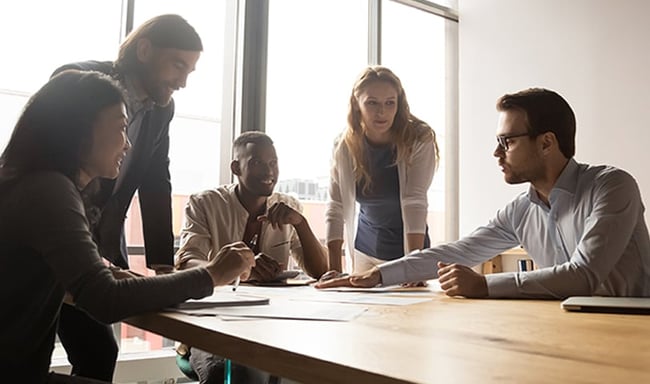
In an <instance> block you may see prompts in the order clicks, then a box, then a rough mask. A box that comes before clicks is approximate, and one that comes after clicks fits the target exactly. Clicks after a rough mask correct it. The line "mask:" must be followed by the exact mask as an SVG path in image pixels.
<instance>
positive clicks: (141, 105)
mask: <svg viewBox="0 0 650 384" xmlns="http://www.w3.org/2000/svg"><path fill="white" fill-rule="evenodd" d="M122 83H123V86H124V88H126V102H127V107H128V109H129V112H130V114H131V115H135V114H137V113H138V112H140V111H141V110H145V111H148V110H151V109H152V108H153V106H154V102H153V100H151V99H150V98H149V97H145V98H139V97H138V92H137V89H136V88H135V84H134V82H133V78H132V77H131V76H128V75H125V76H124V81H123V82H122Z"/></svg>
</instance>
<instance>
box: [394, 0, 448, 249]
mask: <svg viewBox="0 0 650 384" xmlns="http://www.w3.org/2000/svg"><path fill="white" fill-rule="evenodd" d="M381 15H382V20H381V62H382V64H383V65H386V66H387V67H389V68H391V69H392V70H393V71H394V72H395V74H397V76H399V77H400V79H401V80H402V86H403V87H404V90H405V92H406V96H407V98H408V101H409V105H410V107H411V112H412V113H413V114H414V115H415V116H417V117H418V118H420V119H422V120H424V121H426V122H427V123H428V124H429V125H430V126H431V127H432V128H433V129H434V131H435V132H436V139H437V141H438V147H439V149H440V164H438V169H437V171H436V173H435V175H434V177H433V183H432V185H431V188H430V189H429V214H428V222H429V235H430V236H431V242H432V243H434V244H435V243H438V242H441V241H443V240H445V166H446V164H445V159H446V158H447V155H448V154H449V152H450V151H448V150H447V148H445V132H446V128H447V127H446V126H445V121H446V113H447V110H448V109H447V108H448V103H449V102H453V101H447V100H446V99H445V91H446V80H447V72H446V66H445V64H446V57H445V49H446V44H447V40H448V38H447V36H446V34H445V23H446V22H447V21H446V20H445V19H443V18H442V17H440V16H436V15H433V14H431V13H427V12H424V11H421V10H419V9H415V8H412V7H409V6H405V5H403V4H399V3H396V2H393V1H386V0H383V1H382V13H381ZM422 36H426V39H423V38H422ZM449 150H453V149H452V148H449Z"/></svg>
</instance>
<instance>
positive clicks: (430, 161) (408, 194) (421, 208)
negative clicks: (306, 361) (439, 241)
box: [325, 140, 436, 265]
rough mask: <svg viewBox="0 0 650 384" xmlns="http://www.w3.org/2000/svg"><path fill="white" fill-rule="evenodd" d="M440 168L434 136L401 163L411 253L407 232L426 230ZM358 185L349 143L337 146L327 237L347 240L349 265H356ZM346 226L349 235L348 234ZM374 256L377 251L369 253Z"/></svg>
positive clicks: (404, 207) (326, 217) (328, 240)
mask: <svg viewBox="0 0 650 384" xmlns="http://www.w3.org/2000/svg"><path fill="white" fill-rule="evenodd" d="M435 168H436V149H435V145H434V142H433V140H430V141H428V142H418V143H416V144H415V145H414V148H413V152H412V153H411V157H410V158H409V159H408V160H407V161H399V162H398V163H397V173H398V175H399V193H400V205H401V207H402V221H403V223H404V253H405V254H406V253H408V249H407V246H408V244H407V242H406V235H407V234H409V233H424V232H425V230H426V221H427V209H428V201H427V191H428V190H429V187H430V186H431V181H432V180H433V174H434V170H435ZM356 210H357V204H356V186H355V180H354V174H353V172H352V156H350V152H349V150H348V147H347V145H341V146H340V147H338V148H336V147H335V149H334V154H333V156H332V170H331V174H330V187H329V198H328V201H327V209H326V211H325V222H326V239H327V242H328V243H329V242H330V241H332V240H344V242H345V243H346V260H347V261H348V263H346V264H347V265H353V264H352V262H353V260H354V258H353V257H352V255H354V234H355V233H356V225H357V222H356V220H355V218H356V214H357V212H356ZM344 229H345V236H343V235H344ZM369 256H374V255H369Z"/></svg>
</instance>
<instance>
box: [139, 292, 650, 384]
mask: <svg viewBox="0 0 650 384" xmlns="http://www.w3.org/2000/svg"><path fill="white" fill-rule="evenodd" d="M431 296H432V297H433V300H431V301H428V302H425V303H419V304H411V305H407V306H386V305H381V306H375V305H369V306H367V307H368V308H369V309H368V311H367V312H366V313H364V314H363V315H361V316H359V317H357V318H356V319H354V320H352V321H349V322H333V321H309V320H279V319H278V320H276V319H260V320H242V321H223V320H220V319H219V318H218V317H196V316H190V315H185V314H180V313H168V312H157V313H150V314H145V315H141V316H136V317H132V318H129V319H127V320H126V322H127V323H129V324H131V325H134V326H136V327H139V328H143V329H146V330H149V331H151V332H155V333H157V334H160V335H163V336H165V337H168V338H170V339H173V340H178V341H182V342H184V343H186V344H189V345H193V346H196V347H198V348H201V349H204V350H207V351H210V352H213V353H215V354H217V355H220V356H225V357H228V358H230V359H232V360H233V361H236V362H239V363H241V364H245V365H249V366H253V367H257V368H259V369H262V370H265V371H268V372H271V373H273V374H275V375H278V376H282V377H287V378H290V379H293V380H296V381H299V382H302V383H324V384H326V383H355V384H357V383H445V384H448V383H650V316H643V315H616V314H586V313H571V312H565V311H563V310H562V309H561V308H560V303H559V301H536V300H469V299H461V298H449V297H446V296H445V295H444V294H442V293H439V292H432V293H431ZM271 300H272V302H273V298H272V299H271ZM295 303H296V305H300V302H298V301H296V302H295ZM339 305H355V304H339Z"/></svg>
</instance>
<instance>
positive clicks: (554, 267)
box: [318, 88, 650, 299]
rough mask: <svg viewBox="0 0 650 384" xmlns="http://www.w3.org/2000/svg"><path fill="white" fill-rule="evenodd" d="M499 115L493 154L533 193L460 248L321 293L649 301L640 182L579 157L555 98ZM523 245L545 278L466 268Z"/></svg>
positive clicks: (526, 100)
mask: <svg viewBox="0 0 650 384" xmlns="http://www.w3.org/2000/svg"><path fill="white" fill-rule="evenodd" d="M497 110H498V111H499V123H498V128H497V147H496V149H495V151H494V156H495V157H496V158H497V159H498V165H499V167H500V168H501V171H502V172H503V174H504V178H505V181H506V182H507V183H509V184H519V183H524V182H528V183H530V188H529V189H528V191H527V192H524V193H522V194H520V195H519V196H517V197H516V198H515V199H514V200H512V201H511V202H510V203H509V204H508V205H506V206H505V208H503V209H501V210H499V211H498V212H497V215H496V217H495V218H493V219H492V220H491V221H490V222H489V223H488V224H487V225H485V226H482V227H479V228H478V229H476V230H475V231H474V232H472V233H471V234H469V235H468V236H466V237H464V238H462V239H460V240H458V241H455V242H452V243H448V244H443V245H439V246H436V247H433V248H430V249H425V250H421V251H415V252H412V253H410V254H408V255H406V256H404V257H402V258H400V259H398V260H394V261H391V262H388V263H384V264H382V265H380V266H378V267H375V268H373V269H371V270H368V271H366V272H365V273H361V274H357V275H353V276H350V277H343V278H338V279H333V280H329V281H324V282H321V283H319V284H318V287H320V288H326V287H333V286H358V287H372V286H375V285H378V284H382V285H392V284H398V283H404V282H410V281H422V280H427V279H432V278H435V277H436V276H437V277H438V278H439V282H440V285H441V287H442V289H443V290H444V291H445V293H446V294H447V295H449V296H465V297H471V298H485V297H489V298H552V299H562V298H565V297H568V296H577V295H583V296H587V295H601V296H650V239H649V237H648V230H647V227H646V224H645V220H644V211H645V208H644V206H643V202H642V201H641V195H640V192H639V188H638V186H637V183H636V181H635V180H634V178H633V177H632V176H631V175H629V174H628V173H626V172H625V171H623V170H620V169H617V168H614V167H611V166H592V165H588V164H581V163H578V162H576V161H575V160H574V159H573V156H574V153H575V116H574V114H573V111H572V110H571V107H570V106H569V104H568V103H567V102H566V100H564V99H563V98H562V97H561V96H560V95H558V94H557V93H555V92H553V91H550V90H546V89H538V88H535V89H527V90H524V91H521V92H517V93H515V94H507V95H504V96H502V97H501V98H500V99H499V100H498V102H497ZM519 245H521V246H523V248H524V249H525V250H526V251H527V253H528V255H529V256H530V257H531V258H532V259H533V260H534V262H535V264H536V265H537V266H538V269H537V270H534V271H525V272H516V273H515V272H506V273H495V274H489V275H486V276H483V275H481V274H478V273H476V272H474V271H473V270H472V269H471V268H470V267H468V266H467V265H476V264H479V263H481V262H484V261H486V260H488V259H490V258H492V257H494V256H495V255H497V254H500V253H502V252H503V251H505V250H508V249H510V248H513V247H516V246H519Z"/></svg>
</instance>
